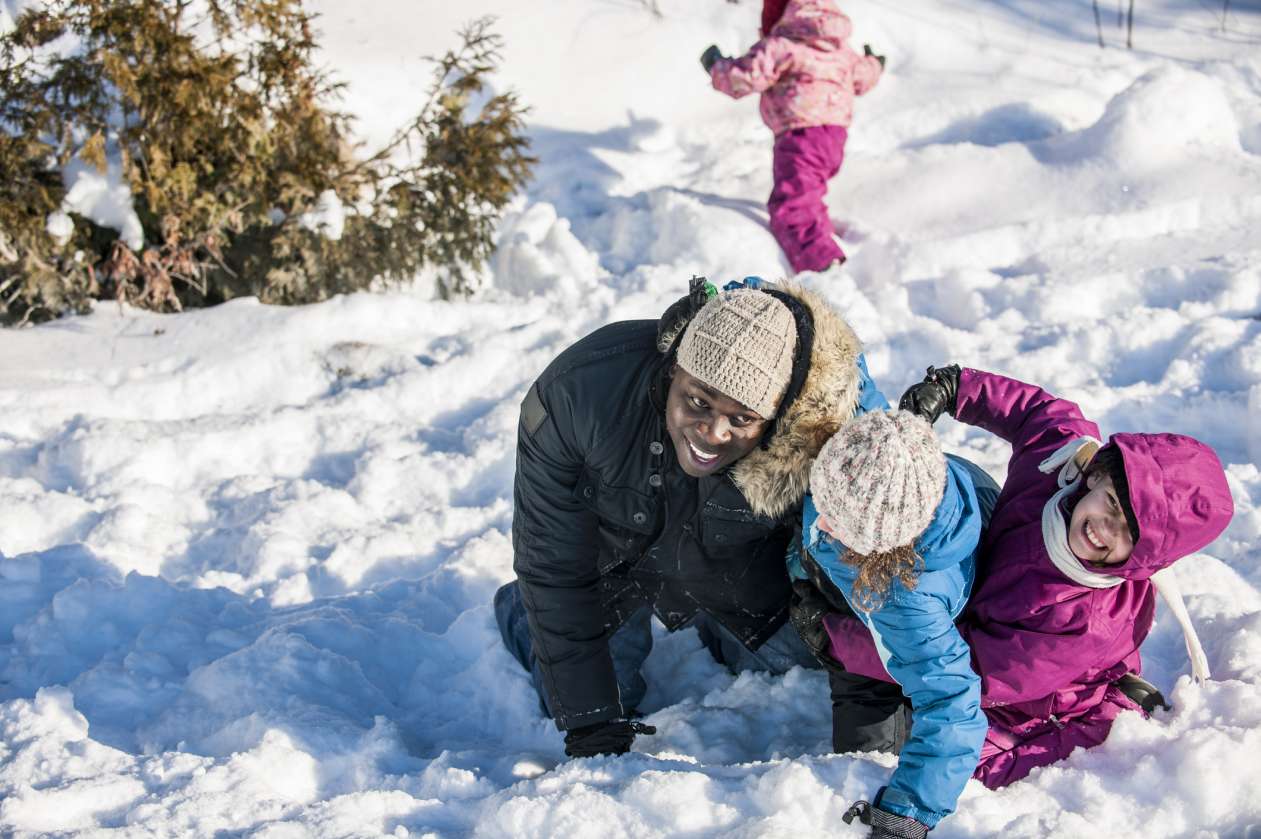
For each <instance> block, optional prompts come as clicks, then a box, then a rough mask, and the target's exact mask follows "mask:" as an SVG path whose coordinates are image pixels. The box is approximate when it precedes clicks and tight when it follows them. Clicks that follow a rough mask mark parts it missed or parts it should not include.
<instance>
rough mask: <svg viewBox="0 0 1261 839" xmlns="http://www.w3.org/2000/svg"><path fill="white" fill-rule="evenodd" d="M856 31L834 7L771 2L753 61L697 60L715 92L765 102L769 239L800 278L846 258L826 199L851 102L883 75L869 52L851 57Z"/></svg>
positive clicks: (714, 53) (807, 0)
mask: <svg viewBox="0 0 1261 839" xmlns="http://www.w3.org/2000/svg"><path fill="white" fill-rule="evenodd" d="M852 30H853V27H852V25H851V24H850V21H849V18H847V17H846V16H845V15H843V14H842V13H841V10H840V9H839V8H837V6H836V3H835V2H834V0H787V2H785V0H765V2H764V7H763V14H762V34H763V37H762V39H761V40H760V41H758V42H757V43H756V44H754V45H753V46H752V48H750V49H749V51H748V52H747V53H745V54H744V55H742V56H741V57H739V58H725V57H722V56H721V54H720V53H719V52H718V48H717V47H710V48H709V49H708V50H706V51H705V54H704V55H703V56H702V57H701V63H702V65H704V66H705V69H706V70H708V71H709V74H710V78H711V79H712V80H713V84H714V88H715V89H716V90H719V91H722V92H723V93H725V94H727V95H728V96H732V97H734V98H737V99H738V98H740V97H742V96H746V95H748V94H750V93H755V92H756V93H761V94H762V101H761V112H762V120H763V121H764V122H765V123H766V125H767V127H769V128H770V129H771V131H773V132H774V133H775V153H774V164H773V166H774V168H773V174H774V179H775V186H774V188H773V189H772V190H771V197H770V200H769V201H768V202H767V208H768V209H769V210H770V215H771V233H773V234H774V236H775V239H776V241H778V242H779V244H780V247H781V248H783V250H784V254H785V255H786V256H787V257H788V262H789V264H791V265H792V268H793V270H794V271H822V270H824V269H826V268H827V267H828V266H830V265H831V264H832V263H834V262H837V261H844V259H845V253H844V251H842V250H841V248H840V246H839V245H838V244H837V243H836V241H835V240H834V239H833V236H832V221H831V219H830V218H829V217H828V211H827V207H826V206H825V205H824V203H823V197H824V196H825V195H826V194H827V182H828V180H829V179H830V178H831V177H832V176H834V175H835V174H836V173H837V172H838V171H839V170H840V168H841V160H842V158H843V157H844V152H845V139H846V136H847V133H848V126H849V124H850V121H851V120H852V119H853V114H854V97H855V96H856V95H858V96H861V95H862V94H864V93H866V92H867V91H869V90H871V88H872V87H874V86H875V84H876V81H877V80H878V79H879V78H880V74H881V72H882V70H883V68H884V57H883V56H876V55H873V54H871V51H870V48H868V49H867V51H866V52H867V54H866V55H859V54H858V53H857V52H855V51H854V50H852V49H850V47H849V45H848V44H846V43H845V41H846V39H847V38H848V37H849V35H850V32H851V31H852Z"/></svg>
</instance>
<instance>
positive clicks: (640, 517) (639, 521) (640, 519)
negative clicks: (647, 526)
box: [631, 513, 648, 524]
mask: <svg viewBox="0 0 1261 839" xmlns="http://www.w3.org/2000/svg"><path fill="white" fill-rule="evenodd" d="M631 521H633V522H635V524H643V523H644V522H646V521H648V517H647V516H645V515H644V514H643V513H636V514H635V515H633V516H631Z"/></svg>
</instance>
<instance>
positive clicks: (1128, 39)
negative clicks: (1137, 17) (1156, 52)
mask: <svg viewBox="0 0 1261 839" xmlns="http://www.w3.org/2000/svg"><path fill="white" fill-rule="evenodd" d="M1125 48H1126V49H1128V50H1132V49H1134V0H1130V14H1129V16H1128V17H1127V18H1126V21H1125Z"/></svg>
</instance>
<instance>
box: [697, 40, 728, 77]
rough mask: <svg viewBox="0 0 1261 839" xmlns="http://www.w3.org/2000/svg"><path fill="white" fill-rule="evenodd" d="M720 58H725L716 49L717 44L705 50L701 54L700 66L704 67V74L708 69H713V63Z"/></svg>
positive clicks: (720, 51)
mask: <svg viewBox="0 0 1261 839" xmlns="http://www.w3.org/2000/svg"><path fill="white" fill-rule="evenodd" d="M720 58H725V56H724V55H723V54H722V50H720V49H718V45H717V44H710V45H709V46H708V47H706V48H705V51H704V52H703V53H701V66H702V67H704V68H705V72H706V73H708V72H709V68H710V67H713V66H714V62H715V61H717V60H718V59H720Z"/></svg>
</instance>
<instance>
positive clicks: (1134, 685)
mask: <svg viewBox="0 0 1261 839" xmlns="http://www.w3.org/2000/svg"><path fill="white" fill-rule="evenodd" d="M1112 684H1114V685H1116V686H1117V687H1118V688H1120V689H1121V692H1122V693H1124V694H1125V695H1126V696H1128V697H1129V698H1130V699H1133V700H1134V701H1135V702H1137V703H1138V707H1140V708H1142V709H1143V713H1144V714H1147V716H1149V717H1150V716H1151V715H1152V714H1154V713H1155V712H1156V709H1157V708H1163V709H1164V710H1166V711H1172V710H1173V706H1171V705H1170V704H1169V703H1168V702H1166V701H1165V695H1164V694H1163V693H1161V692H1160V691H1159V690H1158V689H1157V688H1156V686H1155V685H1153V684H1152V683H1151V682H1149V681H1147V680H1146V679H1144V678H1143V677H1142V676H1140V675H1138V674H1137V673H1126V674H1125V675H1124V676H1122V677H1121V678H1119V679H1117V680H1116V681H1115V682H1113V683H1112Z"/></svg>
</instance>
